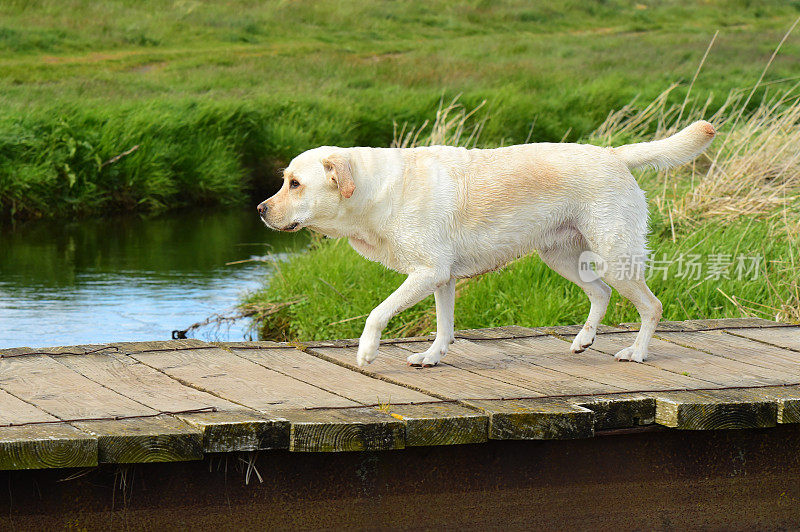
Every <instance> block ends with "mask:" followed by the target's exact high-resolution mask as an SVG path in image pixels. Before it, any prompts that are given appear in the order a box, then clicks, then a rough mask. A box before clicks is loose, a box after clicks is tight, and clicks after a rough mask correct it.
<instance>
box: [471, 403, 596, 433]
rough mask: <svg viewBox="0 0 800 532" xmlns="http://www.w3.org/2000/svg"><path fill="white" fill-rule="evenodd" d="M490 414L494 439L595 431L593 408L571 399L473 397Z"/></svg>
mask: <svg viewBox="0 0 800 532" xmlns="http://www.w3.org/2000/svg"><path fill="white" fill-rule="evenodd" d="M465 404H466V405H468V406H471V407H473V408H478V409H480V410H481V411H483V412H486V414H488V415H489V438H490V439H493V440H568V439H577V438H590V437H592V436H593V435H594V412H592V411H591V410H590V409H588V408H584V407H581V406H578V405H576V404H574V403H572V402H570V401H568V400H556V399H549V400H546V399H533V400H505V401H503V400H470V401H465Z"/></svg>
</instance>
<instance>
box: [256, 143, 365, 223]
mask: <svg viewBox="0 0 800 532" xmlns="http://www.w3.org/2000/svg"><path fill="white" fill-rule="evenodd" d="M355 189H356V185H355V181H354V180H353V171H352V168H351V166H350V159H349V157H348V154H347V151H346V150H342V149H340V148H335V147H331V146H323V147H321V148H315V149H313V150H309V151H307V152H304V153H301V154H300V155H298V156H297V157H295V158H294V159H293V160H292V162H291V163H289V166H288V167H287V168H286V170H284V172H283V186H282V187H281V189H280V190H279V191H278V192H277V194H275V195H274V196H272V197H271V198H269V199H267V200H265V201H262V202H261V203H260V204H259V205H258V213H259V214H260V215H261V219H262V220H263V221H264V223H265V224H267V226H269V227H271V228H272V229H276V230H278V231H292V232H293V231H299V230H300V229H302V228H303V227H311V228H318V229H320V230H322V231H323V232H325V231H324V229H325V228H326V227H328V226H332V227H335V225H336V224H335V222H336V220H337V218H338V217H339V216H340V215H341V202H342V201H347V200H348V199H349V198H350V197H351V196H352V195H353V193H354V192H355Z"/></svg>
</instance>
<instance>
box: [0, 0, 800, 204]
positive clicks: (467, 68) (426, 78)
mask: <svg viewBox="0 0 800 532" xmlns="http://www.w3.org/2000/svg"><path fill="white" fill-rule="evenodd" d="M798 10H800V4H797V3H796V2H795V3H792V2H788V3H787V2H781V1H767V2H745V1H740V0H718V1H712V2H705V3H702V4H691V5H686V4H685V3H684V2H679V1H677V0H669V1H664V2H656V1H637V2H634V1H621V0H609V1H607V2H602V3H599V2H592V1H588V0H575V1H568V2H562V3H559V4H557V5H555V4H552V3H546V2H541V3H531V2H522V1H516V0H504V1H498V2H468V3H454V2H443V1H433V2H425V3H418V2H410V1H396V2H389V1H383V2H367V3H365V2H334V1H332V0H323V1H318V2H308V1H299V2H269V3H261V2H249V1H244V0H238V1H222V0H209V1H204V2H198V1H190V0H185V1H184V0H182V1H176V2H170V3H163V2H156V1H154V0H148V1H141V2H129V1H123V0H114V1H112V0H103V1H98V2H83V1H78V0H67V1H59V2H56V1H52V0H39V1H33V2H30V1H22V0H10V1H6V2H2V3H1V4H0V52H2V53H0V72H2V75H0V218H3V219H9V218H26V217H27V218H30V217H41V216H44V217H64V216H76V215H82V214H91V213H103V212H110V211H117V210H160V209H165V208H170V207H175V206H182V205H197V204H212V203H220V202H233V201H240V200H241V199H242V198H243V197H244V196H247V195H249V194H254V195H256V196H260V195H263V194H265V193H266V191H267V190H268V189H270V187H271V186H272V180H273V177H274V174H275V170H276V169H277V168H279V167H281V166H284V165H285V164H286V163H287V162H288V160H289V159H290V158H291V157H292V156H294V155H295V154H297V153H298V152H300V151H302V150H304V149H306V148H309V147H312V146H314V145H319V144H340V145H357V144H360V145H387V144H388V143H389V142H391V140H392V136H393V122H394V121H397V122H399V123H403V122H409V123H421V122H422V120H424V119H425V118H426V117H428V116H430V114H431V112H432V111H433V110H434V109H435V108H436V105H437V103H438V101H439V99H440V98H441V97H442V95H443V94H444V95H445V97H446V98H450V97H452V96H454V95H455V94H462V97H461V101H462V102H464V104H465V105H466V106H467V107H470V108H471V107H474V106H476V105H477V104H478V103H479V102H480V101H483V100H487V101H488V102H489V103H488V104H487V107H486V108H484V109H483V110H482V111H483V113H484V114H483V116H484V117H486V122H485V126H484V128H483V131H482V136H481V142H482V145H485V146H495V145H499V144H501V143H506V144H508V143H515V142H522V141H524V140H525V139H526V138H530V139H531V140H559V139H561V138H562V137H563V136H564V135H565V133H566V137H567V139H570V140H577V139H582V138H587V136H588V135H589V134H590V133H591V132H592V131H593V129H594V128H595V127H596V125H597V124H599V123H601V122H602V121H603V119H604V118H605V117H606V115H607V113H608V112H609V111H610V110H611V109H616V108H619V107H621V106H622V105H624V104H625V103H626V102H628V101H630V100H631V99H632V98H633V97H634V96H636V95H637V94H640V95H641V99H642V101H648V100H649V99H652V98H654V97H655V96H656V95H657V94H658V93H659V92H660V91H661V90H662V89H663V87H664V86H666V85H668V84H670V83H672V82H673V81H677V80H684V81H686V80H688V79H689V78H690V77H691V75H692V73H693V70H694V65H696V63H697V60H698V56H699V55H700V54H702V50H703V49H704V48H705V45H706V43H707V42H708V40H709V39H710V37H711V36H712V35H713V34H714V32H715V31H716V30H718V29H719V30H721V33H720V35H719V37H718V39H717V42H716V44H715V49H714V54H712V55H711V56H710V57H709V59H708V61H707V62H706V65H705V66H704V75H703V76H701V77H700V78H699V79H698V80H697V83H696V85H695V91H697V92H701V93H704V94H709V93H711V92H712V91H713V93H714V96H713V97H712V98H711V102H710V104H709V109H710V110H711V111H713V110H716V109H718V108H719V107H721V106H722V105H723V103H724V101H725V96H726V95H727V93H728V92H729V90H730V89H732V88H734V87H742V86H746V85H747V84H749V83H753V81H754V79H755V78H756V76H757V73H758V72H759V70H760V68H761V66H762V65H763V63H764V60H765V58H766V57H767V56H768V55H769V53H770V50H771V48H772V47H773V46H774V43H775V42H776V41H777V40H778V39H779V38H780V36H781V34H782V32H783V31H785V29H786V28H787V27H788V26H789V25H790V24H791V22H792V21H793V20H794V18H796V16H797V14H798ZM798 54H800V44H798V42H797V40H796V39H795V40H791V41H789V42H787V43H786V45H785V48H784V54H782V55H781V56H779V57H778V58H777V60H776V61H775V63H774V64H773V65H772V67H771V69H770V72H769V76H768V78H767V79H766V81H768V82H770V81H775V80H779V79H783V78H787V77H791V76H796V75H797V64H796V60H795V59H793V58H796V57H797V56H798ZM686 87H687V86H686V85H684V86H683V87H681V88H678V89H677V90H676V91H674V94H673V96H672V98H673V101H681V100H682V98H683V96H684V94H685V91H686ZM759 96H760V92H759V94H756V98H755V99H754V100H753V105H754V104H755V102H757V101H758V97H759ZM751 107H752V106H751ZM534 122H535V127H533V129H532V130H531V126H532V124H533V123H534Z"/></svg>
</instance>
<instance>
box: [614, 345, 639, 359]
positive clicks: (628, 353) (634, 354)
mask: <svg viewBox="0 0 800 532" xmlns="http://www.w3.org/2000/svg"><path fill="white" fill-rule="evenodd" d="M614 358H616V359H617V360H619V361H621V362H622V361H631V362H644V361H645V360H647V351H645V350H642V349H634V347H633V346H631V347H626V348H625V349H623V350H621V351H620V352H619V353H617V354H616V355H614Z"/></svg>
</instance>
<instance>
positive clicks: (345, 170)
mask: <svg viewBox="0 0 800 532" xmlns="http://www.w3.org/2000/svg"><path fill="white" fill-rule="evenodd" d="M322 167H323V168H324V169H325V176H326V177H327V178H328V179H330V180H331V181H333V183H334V184H335V185H336V186H337V187H339V192H340V193H341V194H342V197H344V198H349V197H350V196H352V195H353V191H355V189H356V184H355V181H353V171H352V169H351V168H350V160H349V159H348V158H347V156H345V155H342V154H341V153H333V154H331V155H329V156H328V157H326V158H324V159H322Z"/></svg>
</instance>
